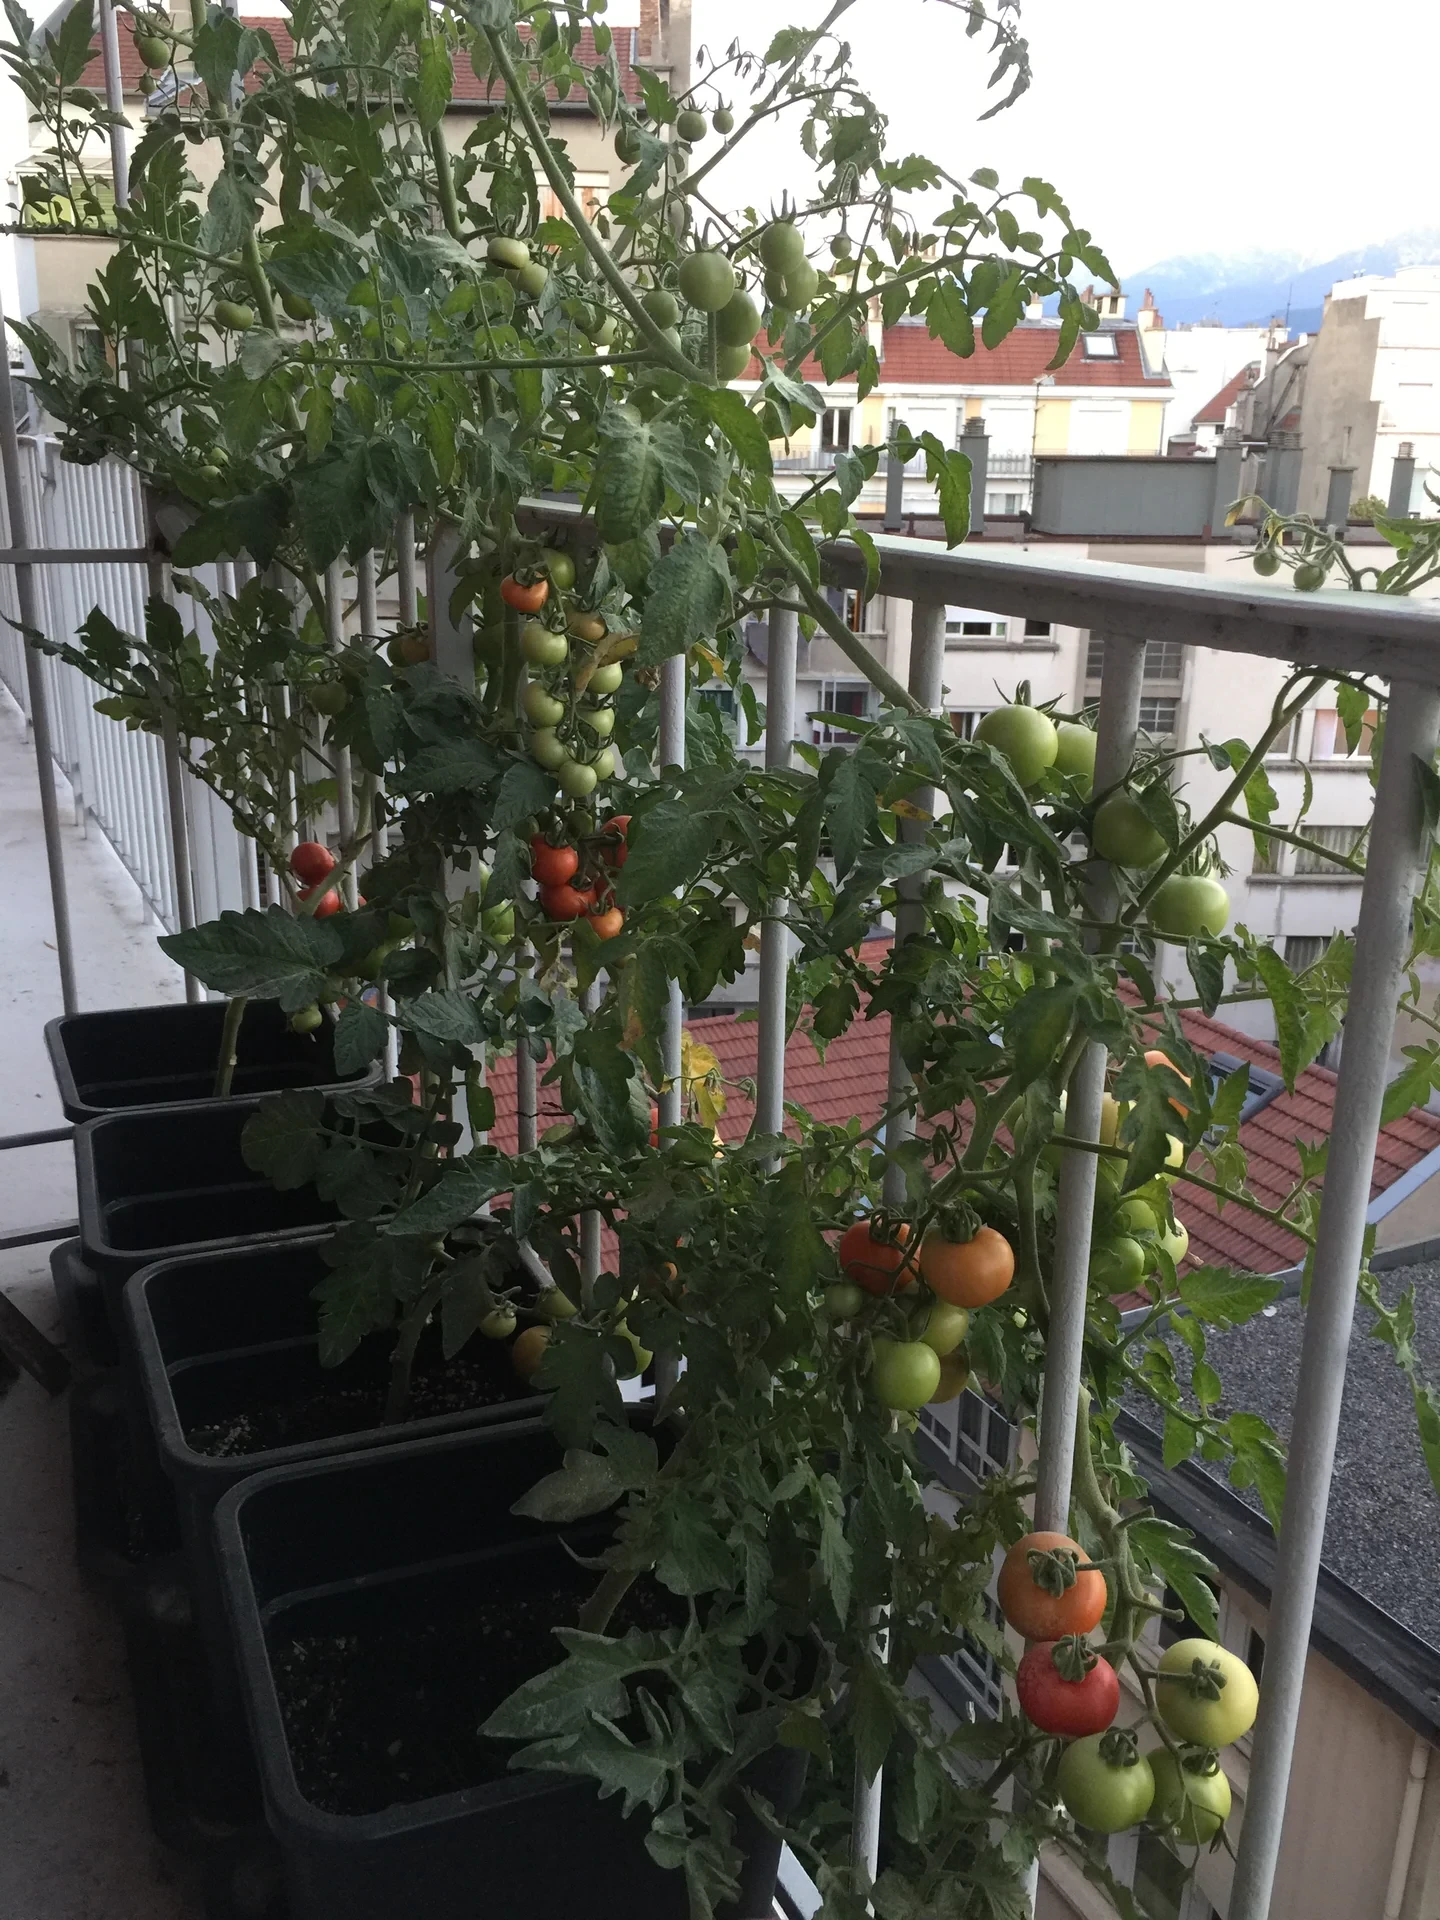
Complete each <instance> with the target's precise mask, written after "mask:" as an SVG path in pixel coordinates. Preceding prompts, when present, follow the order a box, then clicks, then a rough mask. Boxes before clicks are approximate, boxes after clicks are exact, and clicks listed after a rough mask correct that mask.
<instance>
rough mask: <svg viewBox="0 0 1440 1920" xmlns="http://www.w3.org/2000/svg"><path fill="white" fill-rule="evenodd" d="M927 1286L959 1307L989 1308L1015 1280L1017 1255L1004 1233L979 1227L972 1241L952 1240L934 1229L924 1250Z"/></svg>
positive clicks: (922, 1265) (922, 1264) (922, 1258)
mask: <svg viewBox="0 0 1440 1920" xmlns="http://www.w3.org/2000/svg"><path fill="white" fill-rule="evenodd" d="M920 1272H921V1275H922V1276H923V1278H924V1281H925V1284H926V1286H928V1287H929V1288H930V1290H931V1292H932V1293H935V1294H938V1295H939V1297H940V1298H941V1299H942V1300H948V1301H949V1302H950V1304H951V1305H952V1306H956V1307H985V1306H989V1304H990V1302H991V1301H992V1300H998V1299H999V1297H1000V1295H1001V1294H1002V1293H1004V1292H1005V1290H1006V1288H1007V1287H1008V1286H1009V1285H1010V1282H1011V1281H1012V1280H1013V1279H1014V1277H1015V1255H1014V1253H1013V1251H1012V1250H1011V1247H1010V1243H1009V1241H1008V1240H1007V1239H1006V1238H1005V1236H1004V1234H1003V1233H998V1232H997V1231H996V1230H995V1228H994V1227H978V1228H977V1229H976V1231H975V1232H974V1234H973V1235H972V1236H971V1237H970V1239H968V1240H952V1239H950V1238H949V1237H948V1234H947V1232H946V1229H945V1228H944V1227H943V1226H940V1227H935V1228H932V1229H931V1231H930V1232H929V1233H927V1234H926V1236H925V1238H924V1240H923V1241H922V1243H921V1246H920Z"/></svg>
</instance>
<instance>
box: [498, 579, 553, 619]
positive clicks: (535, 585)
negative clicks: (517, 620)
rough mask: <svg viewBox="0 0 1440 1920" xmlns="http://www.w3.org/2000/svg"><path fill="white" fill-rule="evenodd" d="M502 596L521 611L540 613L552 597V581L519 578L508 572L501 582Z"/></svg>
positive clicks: (507, 603) (508, 604)
mask: <svg viewBox="0 0 1440 1920" xmlns="http://www.w3.org/2000/svg"><path fill="white" fill-rule="evenodd" d="M500 598H501V599H502V600H503V601H504V602H505V604H506V606H507V607H515V608H517V609H518V611H519V612H521V613H538V612H539V611H540V609H541V607H543V606H544V604H545V602H546V601H547V600H548V599H549V598H550V582H549V581H548V580H530V581H525V580H517V579H516V578H515V576H514V574H513V573H507V574H506V576H505V578H504V579H503V580H502V581H501V582H500Z"/></svg>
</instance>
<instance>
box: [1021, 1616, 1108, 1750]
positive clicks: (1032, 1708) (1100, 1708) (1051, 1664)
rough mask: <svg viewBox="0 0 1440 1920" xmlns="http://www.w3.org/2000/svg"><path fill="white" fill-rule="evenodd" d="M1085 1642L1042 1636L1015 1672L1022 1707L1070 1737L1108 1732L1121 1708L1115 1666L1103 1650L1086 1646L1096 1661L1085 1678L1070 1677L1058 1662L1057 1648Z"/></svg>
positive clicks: (1044, 1728) (1045, 1729)
mask: <svg viewBox="0 0 1440 1920" xmlns="http://www.w3.org/2000/svg"><path fill="white" fill-rule="evenodd" d="M1084 1645H1085V1643H1084V1642H1083V1641H1072V1640H1038V1641H1036V1643H1035V1645H1034V1646H1032V1647H1030V1648H1029V1649H1028V1650H1027V1652H1026V1654H1025V1657H1024V1659H1023V1660H1022V1661H1021V1662H1020V1671H1019V1672H1018V1673H1017V1674H1016V1676H1015V1691H1016V1693H1017V1694H1018V1695H1019V1697H1020V1709H1021V1712H1022V1713H1024V1715H1025V1717H1026V1718H1027V1719H1028V1720H1030V1721H1032V1722H1033V1723H1034V1725H1035V1726H1037V1727H1039V1729H1040V1731H1041V1732H1042V1733H1056V1734H1059V1735H1060V1736H1061V1737H1062V1738H1063V1739H1066V1740H1078V1739H1080V1738H1081V1737H1082V1736H1083V1735H1085V1734H1087V1733H1103V1732H1104V1731H1105V1729H1106V1727H1108V1726H1109V1725H1110V1722H1111V1721H1112V1720H1113V1719H1114V1718H1115V1715H1116V1714H1117V1713H1118V1712H1119V1710H1120V1682H1119V1680H1118V1678H1117V1677H1116V1673H1115V1669H1114V1668H1113V1667H1112V1666H1111V1664H1110V1662H1109V1661H1108V1660H1105V1659H1103V1658H1102V1657H1101V1656H1100V1655H1099V1654H1098V1653H1092V1652H1090V1651H1089V1650H1088V1649H1087V1650H1086V1658H1087V1659H1089V1660H1091V1661H1093V1665H1092V1666H1091V1667H1090V1669H1089V1671H1088V1672H1087V1673H1086V1674H1085V1676H1084V1678H1083V1679H1080V1680H1067V1679H1066V1678H1065V1675H1064V1674H1063V1673H1061V1671H1060V1670H1059V1668H1058V1667H1057V1666H1056V1665H1055V1654H1056V1650H1057V1648H1064V1649H1067V1650H1073V1649H1075V1648H1077V1647H1078V1648H1084ZM1061 1658H1062V1660H1063V1659H1064V1658H1066V1654H1064V1653H1062V1655H1061Z"/></svg>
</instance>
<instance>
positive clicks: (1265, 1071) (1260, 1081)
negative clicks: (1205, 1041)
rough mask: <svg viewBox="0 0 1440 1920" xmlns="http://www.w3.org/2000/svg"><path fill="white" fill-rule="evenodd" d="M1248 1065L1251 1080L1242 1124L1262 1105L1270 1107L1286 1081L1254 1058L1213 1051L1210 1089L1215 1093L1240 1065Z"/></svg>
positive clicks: (1241, 1116) (1243, 1110)
mask: <svg viewBox="0 0 1440 1920" xmlns="http://www.w3.org/2000/svg"><path fill="white" fill-rule="evenodd" d="M1245 1065H1248V1066H1249V1068H1250V1082H1249V1086H1248V1088H1247V1089H1246V1093H1245V1103H1244V1105H1243V1106H1242V1107H1241V1109H1240V1124H1241V1125H1242V1126H1243V1125H1244V1124H1245V1122H1246V1121H1247V1120H1249V1119H1251V1118H1252V1117H1253V1116H1254V1115H1255V1114H1257V1113H1259V1111H1260V1109H1261V1108H1262V1107H1268V1106H1269V1104H1270V1102H1271V1101H1272V1100H1273V1099H1274V1098H1275V1096H1276V1094H1277V1093H1283V1092H1284V1090H1285V1082H1284V1081H1283V1080H1282V1079H1281V1078H1280V1076H1279V1074H1278V1073H1271V1071H1270V1070H1269V1068H1268V1067H1260V1066H1257V1065H1256V1064H1255V1062H1254V1061H1253V1060H1251V1061H1248V1062H1246V1061H1242V1060H1240V1059H1239V1058H1238V1057H1237V1056H1236V1055H1235V1054H1233V1053H1212V1054H1211V1056H1210V1091H1211V1093H1212V1094H1213V1093H1214V1091H1215V1089H1216V1087H1218V1086H1219V1084H1220V1082H1221V1081H1222V1080H1224V1079H1227V1078H1228V1077H1229V1075H1230V1074H1232V1073H1234V1071H1235V1069H1236V1068H1237V1067H1239V1066H1245Z"/></svg>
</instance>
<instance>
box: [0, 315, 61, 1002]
mask: <svg viewBox="0 0 1440 1920" xmlns="http://www.w3.org/2000/svg"><path fill="white" fill-rule="evenodd" d="M16 426H17V422H16V415H15V389H14V387H13V386H12V384H11V380H10V348H9V342H8V338H7V335H6V332H5V315H4V312H3V310H0V477H3V479H4V483H5V514H6V522H7V526H8V530H9V531H8V538H9V541H10V544H11V546H12V547H19V548H25V547H28V546H29V544H30V536H29V523H28V521H27V518H26V514H25V502H24V499H23V497H22V495H21V491H20V485H21V482H20V443H19V440H18V437H17V432H16ZM14 571H15V597H16V601H17V603H18V606H19V612H20V619H21V622H22V624H23V625H25V626H27V627H30V628H32V629H34V630H37V631H38V629H39V626H40V607H39V597H38V595H37V593H36V591H35V569H34V568H33V567H32V566H30V565H28V564H27V563H26V562H24V561H17V562H16V563H15V569H14ZM23 646H24V652H25V683H26V686H27V688H28V690H29V694H30V726H31V732H32V737H33V744H34V748H35V769H36V774H37V776H38V778H39V783H40V823H41V826H42V828H43V830H44V834H45V860H46V865H47V866H48V868H49V872H50V908H51V913H52V916H53V919H54V924H55V958H56V962H57V964H58V966H59V971H60V1000H61V1005H62V1006H63V1007H64V1009H65V1011H66V1013H74V1011H75V1009H76V1006H77V1005H78V1000H77V996H76V992H75V956H74V950H73V947H72V945H71V940H70V902H69V899H68V897H67V895H66V892H65V852H64V847H63V845H62V843H61V839H60V807H59V802H58V799H57V797H56V793H55V763H54V759H53V753H52V747H51V740H50V702H49V696H48V693H47V691H46V686H45V674H44V662H43V660H42V659H41V656H40V655H39V654H38V653H37V652H36V651H35V649H34V647H33V646H31V644H30V642H29V641H28V640H25V641H24V642H23Z"/></svg>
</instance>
